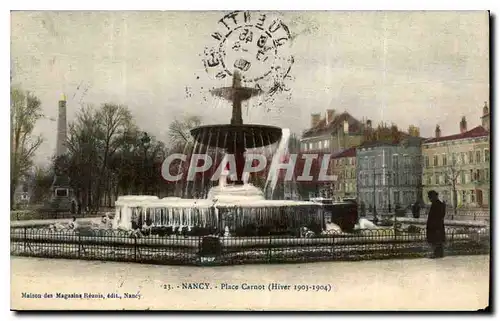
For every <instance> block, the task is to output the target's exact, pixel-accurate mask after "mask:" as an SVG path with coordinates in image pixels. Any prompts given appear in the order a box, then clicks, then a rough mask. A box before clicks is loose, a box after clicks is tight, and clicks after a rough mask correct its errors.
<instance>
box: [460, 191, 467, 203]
mask: <svg viewBox="0 0 500 321" xmlns="http://www.w3.org/2000/svg"><path fill="white" fill-rule="evenodd" d="M461 192H462V203H467V195H466V192H465V191H461Z"/></svg>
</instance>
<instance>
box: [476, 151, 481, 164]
mask: <svg viewBox="0 0 500 321" xmlns="http://www.w3.org/2000/svg"><path fill="white" fill-rule="evenodd" d="M476 163H478V164H479V163H481V151H480V150H476Z"/></svg>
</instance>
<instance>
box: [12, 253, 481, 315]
mask: <svg viewBox="0 0 500 321" xmlns="http://www.w3.org/2000/svg"><path fill="white" fill-rule="evenodd" d="M11 275H12V277H11V285H12V286H11V288H12V289H11V307H12V308H14V309H16V308H19V309H21V308H23V307H26V308H31V309H50V308H59V309H148V308H149V309H169V310H177V309H203V310H213V309H221V310H241V309H254V310H264V309H267V310H284V309H285V310H286V309H294V310H295V309H299V310H300V309H304V310H439V309H445V310H476V309H480V308H484V307H485V306H486V305H487V303H488V291H489V288H488V286H489V257H488V256H482V255H481V256H455V257H445V258H443V259H439V260H432V259H409V260H383V261H361V262H327V263H308V264H282V265H278V264H277V265H241V266H222V267H192V266H158V265H142V264H135V263H115V262H98V261H78V260H63V259H59V260H58V259H45V258H25V257H11ZM195 283H196V284H200V283H201V284H207V286H208V289H205V288H204V287H205V285H202V286H200V288H198V289H197V288H196V287H197V286H193V284H195ZM243 284H246V286H245V285H243ZM269 284H279V285H280V286H283V290H273V291H269ZM261 285H263V286H264V287H265V289H264V290H262V289H261V290H257V287H258V286H261ZM286 285H290V287H289V288H287V287H286ZM315 285H316V286H317V287H316V289H318V288H319V289H320V290H318V291H315V290H313V287H314V286H315ZM235 286H237V287H238V288H237V289H236V288H235ZM251 286H255V288H254V289H248V287H251ZM295 286H297V289H294V287H295ZM306 286H309V288H308V291H305V289H306ZM325 286H326V287H329V289H330V290H329V291H326V290H325ZM183 287H184V289H183ZM299 288H300V289H302V290H301V291H298V289H299ZM23 292H24V293H32V294H41V295H42V296H43V295H45V293H48V294H53V295H56V293H61V294H75V293H76V294H78V293H93V294H96V293H101V294H103V295H104V296H107V295H108V294H111V293H116V294H118V295H119V296H121V297H122V299H112V298H110V299H107V298H106V299H72V298H69V299H63V298H59V299H57V298H52V299H49V298H48V299H28V298H22V293H23ZM125 293H128V294H139V295H138V296H137V297H134V298H131V299H125V298H123V295H124V294H125Z"/></svg>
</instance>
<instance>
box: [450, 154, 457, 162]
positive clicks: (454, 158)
mask: <svg viewBox="0 0 500 321" xmlns="http://www.w3.org/2000/svg"><path fill="white" fill-rule="evenodd" d="M456 164H457V154H456V153H453V154H451V165H456Z"/></svg>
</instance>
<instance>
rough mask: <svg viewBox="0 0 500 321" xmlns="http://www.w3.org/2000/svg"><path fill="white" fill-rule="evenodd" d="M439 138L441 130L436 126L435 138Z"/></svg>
mask: <svg viewBox="0 0 500 321" xmlns="http://www.w3.org/2000/svg"><path fill="white" fill-rule="evenodd" d="M439 137H441V128H439V125H436V138H439Z"/></svg>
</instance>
